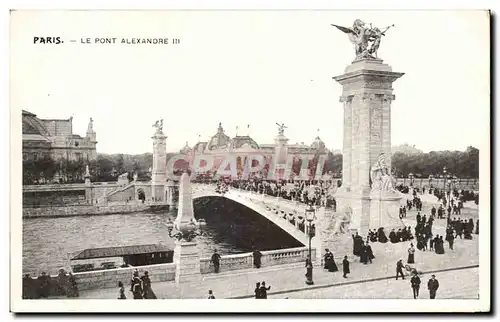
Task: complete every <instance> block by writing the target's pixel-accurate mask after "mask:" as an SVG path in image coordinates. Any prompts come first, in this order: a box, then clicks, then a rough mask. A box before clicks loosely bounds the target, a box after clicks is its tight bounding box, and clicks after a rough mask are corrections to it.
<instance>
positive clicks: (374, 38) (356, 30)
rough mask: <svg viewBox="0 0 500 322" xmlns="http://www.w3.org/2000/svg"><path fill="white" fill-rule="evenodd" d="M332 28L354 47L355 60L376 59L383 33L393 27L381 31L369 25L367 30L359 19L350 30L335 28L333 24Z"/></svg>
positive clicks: (340, 27)
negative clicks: (344, 35) (338, 31)
mask: <svg viewBox="0 0 500 322" xmlns="http://www.w3.org/2000/svg"><path fill="white" fill-rule="evenodd" d="M332 26H334V27H336V28H337V29H339V30H340V31H342V32H344V33H346V34H347V35H348V36H349V40H350V41H351V43H352V44H353V45H354V51H355V53H356V59H355V60H361V59H376V58H377V57H378V55H377V51H378V49H379V47H380V42H381V40H382V36H385V33H386V31H387V30H389V28H391V27H394V25H391V26H388V27H386V28H385V29H384V30H383V31H382V30H380V29H379V28H377V27H375V28H373V27H372V25H371V24H370V27H369V28H368V27H367V26H366V24H365V23H364V22H363V21H361V20H360V19H356V20H354V23H353V25H352V28H348V27H342V26H337V25H334V24H332Z"/></svg>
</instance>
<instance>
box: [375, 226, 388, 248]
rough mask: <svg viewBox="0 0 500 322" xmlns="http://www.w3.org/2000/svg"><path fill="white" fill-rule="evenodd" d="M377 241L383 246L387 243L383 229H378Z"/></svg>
mask: <svg viewBox="0 0 500 322" xmlns="http://www.w3.org/2000/svg"><path fill="white" fill-rule="evenodd" d="M377 235H378V241H379V242H380V243H382V244H385V243H387V236H386V235H385V232H384V227H380V228H379V229H378V233H377Z"/></svg>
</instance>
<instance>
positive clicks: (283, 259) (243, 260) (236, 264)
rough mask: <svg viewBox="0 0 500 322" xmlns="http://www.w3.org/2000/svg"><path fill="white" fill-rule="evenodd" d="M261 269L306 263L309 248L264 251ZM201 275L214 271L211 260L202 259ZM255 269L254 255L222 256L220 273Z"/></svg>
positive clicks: (314, 250) (313, 250) (313, 252)
mask: <svg viewBox="0 0 500 322" xmlns="http://www.w3.org/2000/svg"><path fill="white" fill-rule="evenodd" d="M261 253H262V258H261V267H266V266H275V265H283V264H290V263H300V262H304V263H305V261H306V258H307V256H308V254H309V249H308V248H307V247H297V248H287V249H277V250H270V251H262V252H261ZM311 257H312V259H313V261H314V260H315V258H316V249H314V248H313V249H311ZM200 264H201V267H200V269H201V273H202V274H208V273H212V272H213V271H214V268H213V264H212V263H210V258H202V259H201V263H200ZM252 267H253V255H252V253H244V254H236V255H226V256H221V262H220V271H221V272H224V271H234V270H240V269H249V268H252Z"/></svg>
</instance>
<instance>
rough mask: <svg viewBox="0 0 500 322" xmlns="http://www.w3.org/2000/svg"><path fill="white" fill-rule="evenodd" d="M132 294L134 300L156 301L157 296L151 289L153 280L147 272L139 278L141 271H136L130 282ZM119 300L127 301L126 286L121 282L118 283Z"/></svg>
mask: <svg viewBox="0 0 500 322" xmlns="http://www.w3.org/2000/svg"><path fill="white" fill-rule="evenodd" d="M130 292H131V293H132V298H133V299H134V300H142V299H147V300H150V299H156V295H155V293H154V292H153V289H152V288H151V278H150V277H149V273H148V272H147V271H145V272H144V275H143V276H141V277H139V271H138V270H137V269H135V270H134V273H133V274H132V279H131V281H130ZM118 299H119V300H126V299H127V296H126V295H125V286H124V285H123V283H122V282H121V281H119V282H118Z"/></svg>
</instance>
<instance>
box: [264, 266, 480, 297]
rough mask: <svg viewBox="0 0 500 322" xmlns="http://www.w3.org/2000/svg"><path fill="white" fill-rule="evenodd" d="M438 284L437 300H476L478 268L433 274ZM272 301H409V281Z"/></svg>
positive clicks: (423, 291)
mask: <svg viewBox="0 0 500 322" xmlns="http://www.w3.org/2000/svg"><path fill="white" fill-rule="evenodd" d="M435 275H436V278H437V279H438V281H439V284H440V286H439V290H438V292H437V296H436V298H437V299H478V298H479V295H478V290H479V268H471V269H462V270H455V271H449V272H441V273H436V274H435ZM429 278H430V276H429V274H426V275H424V276H423V277H421V279H422V286H421V289H420V296H419V298H421V299H428V298H429V292H428V291H427V281H428V280H429ZM269 298H273V299H284V298H289V299H412V298H413V291H412V289H411V287H410V280H409V279H405V280H401V279H399V280H397V281H396V280H395V279H387V280H382V281H374V282H367V283H360V284H350V285H341V286H333V287H327V288H321V289H314V290H307V291H299V292H293V293H285V294H276V295H270V296H269Z"/></svg>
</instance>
